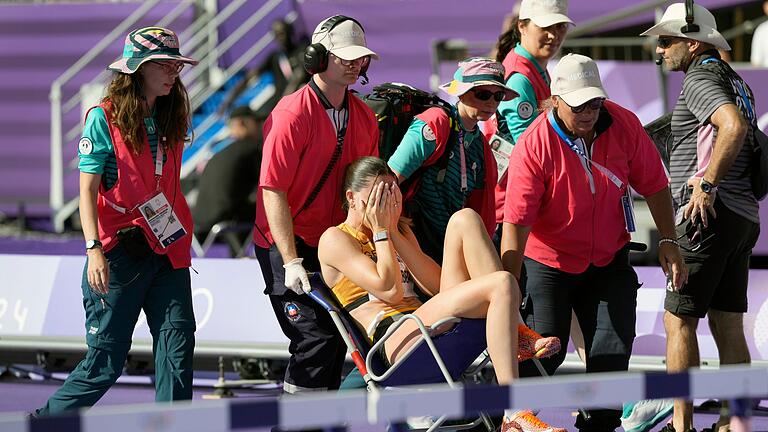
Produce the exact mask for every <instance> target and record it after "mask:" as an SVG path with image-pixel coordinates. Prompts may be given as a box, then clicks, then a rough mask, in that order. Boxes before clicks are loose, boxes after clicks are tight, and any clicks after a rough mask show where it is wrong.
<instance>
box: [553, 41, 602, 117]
mask: <svg viewBox="0 0 768 432" xmlns="http://www.w3.org/2000/svg"><path fill="white" fill-rule="evenodd" d="M550 90H551V91H552V96H559V97H560V99H562V100H564V101H565V103H567V104H568V105H569V106H572V107H577V106H579V105H581V104H583V103H586V102H589V101H591V100H592V99H595V98H605V99H607V98H608V94H606V93H605V89H604V88H603V83H602V81H600V71H599V70H598V69H597V63H595V61H594V60H592V59H591V58H589V57H587V56H583V55H581V54H568V55H566V56H564V57H563V58H561V59H560V62H558V63H557V66H555V68H554V70H552V84H551V85H550Z"/></svg>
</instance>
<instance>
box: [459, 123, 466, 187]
mask: <svg viewBox="0 0 768 432" xmlns="http://www.w3.org/2000/svg"><path fill="white" fill-rule="evenodd" d="M458 121H461V120H458ZM459 157H460V158H461V191H462V192H466V191H467V159H466V158H465V156H464V129H462V128H461V126H459Z"/></svg>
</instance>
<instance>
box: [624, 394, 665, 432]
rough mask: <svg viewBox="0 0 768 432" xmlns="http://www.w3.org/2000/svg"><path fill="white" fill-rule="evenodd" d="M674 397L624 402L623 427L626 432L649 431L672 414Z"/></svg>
mask: <svg viewBox="0 0 768 432" xmlns="http://www.w3.org/2000/svg"><path fill="white" fill-rule="evenodd" d="M673 408H674V404H673V400H672V399H654V400H641V401H639V402H628V403H625V404H624V410H623V413H622V414H621V427H623V428H624V431H625V432H648V431H650V430H651V429H653V427H654V426H656V425H657V424H659V423H661V422H662V421H664V419H665V418H667V417H669V416H670V415H671V414H672V409H673Z"/></svg>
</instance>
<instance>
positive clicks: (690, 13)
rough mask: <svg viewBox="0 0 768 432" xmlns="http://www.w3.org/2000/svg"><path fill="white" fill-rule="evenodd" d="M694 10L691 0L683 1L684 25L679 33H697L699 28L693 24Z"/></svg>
mask: <svg viewBox="0 0 768 432" xmlns="http://www.w3.org/2000/svg"><path fill="white" fill-rule="evenodd" d="M693 17H694V9H693V0H685V25H684V26H682V27H680V33H683V34H687V33H697V32H698V31H699V30H700V28H699V25H698V24H695V23H694V22H693Z"/></svg>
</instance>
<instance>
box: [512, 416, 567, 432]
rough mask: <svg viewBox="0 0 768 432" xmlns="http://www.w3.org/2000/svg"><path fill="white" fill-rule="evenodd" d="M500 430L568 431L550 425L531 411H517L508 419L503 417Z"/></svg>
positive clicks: (529, 431) (531, 431)
mask: <svg viewBox="0 0 768 432" xmlns="http://www.w3.org/2000/svg"><path fill="white" fill-rule="evenodd" d="M500 430H501V432H568V430H567V429H564V428H556V427H552V426H550V425H549V424H547V423H546V422H544V421H543V420H541V419H540V418H538V417H536V415H535V414H534V413H533V412H532V411H518V412H516V413H515V415H514V416H513V417H512V418H511V419H510V418H507V417H504V421H503V422H502V423H501V429H500Z"/></svg>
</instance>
